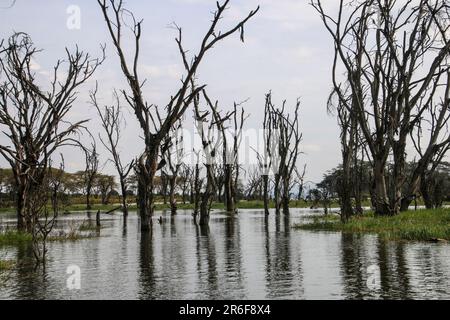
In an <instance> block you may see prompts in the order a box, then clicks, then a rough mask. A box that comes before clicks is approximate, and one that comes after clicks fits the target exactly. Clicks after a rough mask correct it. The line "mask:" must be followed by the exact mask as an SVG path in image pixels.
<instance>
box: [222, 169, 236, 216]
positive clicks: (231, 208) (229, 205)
mask: <svg viewBox="0 0 450 320" xmlns="http://www.w3.org/2000/svg"><path fill="white" fill-rule="evenodd" d="M224 189H225V192H224V194H225V207H226V209H227V211H228V212H235V211H236V203H235V198H234V196H235V195H234V190H233V166H232V165H231V164H226V165H225V168H224Z"/></svg>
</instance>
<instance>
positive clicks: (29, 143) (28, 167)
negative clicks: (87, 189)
mask: <svg viewBox="0 0 450 320" xmlns="http://www.w3.org/2000/svg"><path fill="white" fill-rule="evenodd" d="M38 52H39V51H38V50H37V49H36V48H35V46H34V44H33V42H32V40H31V39H30V37H29V36H28V35H27V34H25V33H16V34H14V35H13V36H12V37H10V38H9V40H8V41H7V42H6V43H4V44H3V45H2V46H1V47H0V53H1V54H2V57H1V58H0V76H1V81H2V82H1V84H0V126H1V128H2V132H3V133H4V137H5V138H6V139H7V142H6V143H2V144H1V145H0V154H1V155H2V156H3V157H4V158H5V159H6V160H7V162H8V163H9V165H10V166H11V168H12V171H13V175H14V180H15V184H16V209H17V228H18V229H19V230H21V231H24V230H26V231H28V232H30V233H31V232H32V224H33V221H34V220H35V219H34V218H33V212H30V211H29V210H28V209H27V208H29V207H30V206H29V205H28V201H29V199H31V198H30V197H32V193H33V192H34V191H36V190H37V188H38V186H39V185H41V184H42V181H43V180H44V178H45V176H46V172H47V171H46V170H43V169H42V168H46V167H47V166H48V162H49V159H50V157H51V156H52V154H53V153H54V152H55V151H56V150H58V149H59V148H60V147H61V146H64V145H67V144H72V135H74V134H76V133H77V132H79V131H80V129H82V128H83V124H84V123H85V122H86V121H87V120H82V121H78V122H75V123H71V122H69V121H68V120H67V115H68V113H69V112H70V110H71V109H72V107H73V105H74V102H75V100H76V98H77V89H78V88H79V87H80V86H81V85H82V84H83V83H84V82H86V81H87V80H88V79H89V78H90V77H91V76H92V75H93V73H94V72H95V70H96V69H97V67H98V66H99V65H100V64H101V63H102V61H103V58H101V59H91V57H90V55H89V54H87V53H84V52H82V51H79V50H78V48H77V49H76V50H75V51H74V52H70V51H69V50H68V49H66V53H67V57H66V60H58V61H57V63H56V66H55V67H54V70H53V74H52V79H51V81H50V84H49V89H48V90H45V89H43V87H45V86H40V85H38V78H37V76H36V74H35V72H34V71H33V61H34V59H36V54H37V53H38ZM64 66H67V69H66V70H62V69H63V68H64ZM63 71H64V72H63ZM61 74H64V76H61Z"/></svg>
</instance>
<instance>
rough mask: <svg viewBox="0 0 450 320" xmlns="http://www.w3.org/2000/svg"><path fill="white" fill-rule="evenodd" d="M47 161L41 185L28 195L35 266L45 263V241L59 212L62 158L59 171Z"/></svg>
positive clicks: (62, 170) (62, 172) (62, 168)
mask: <svg viewBox="0 0 450 320" xmlns="http://www.w3.org/2000/svg"><path fill="white" fill-rule="evenodd" d="M51 164H52V161H51V160H49V163H48V167H47V168H40V169H41V170H45V171H46V174H45V175H44V179H43V180H42V182H43V183H42V184H40V185H39V186H37V187H36V189H35V192H33V193H31V194H30V199H29V202H28V203H27V205H29V208H28V211H29V212H32V215H31V216H32V218H33V223H32V225H33V229H32V233H31V234H32V244H33V246H32V248H33V255H34V258H35V260H36V264H40V263H42V264H44V265H45V263H46V255H47V251H48V249H47V240H48V236H49V235H50V233H51V232H52V230H53V228H54V227H55V225H56V219H57V217H58V210H59V193H58V190H59V187H60V186H61V184H62V179H63V175H64V158H63V157H62V156H61V164H60V167H59V169H55V168H52V166H51Z"/></svg>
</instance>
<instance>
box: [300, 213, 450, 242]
mask: <svg viewBox="0 0 450 320" xmlns="http://www.w3.org/2000/svg"><path fill="white" fill-rule="evenodd" d="M294 228H297V229H303V230H323V231H342V232H350V233H376V234H379V235H380V236H382V237H384V238H386V239H390V240H419V241H437V240H450V209H435V210H418V211H407V212H402V213H400V214H399V215H396V216H393V217H377V216H374V215H373V213H367V214H364V215H362V216H355V217H352V218H351V219H350V220H349V221H348V222H347V223H345V224H344V223H342V222H341V221H340V219H339V217H338V216H336V215H329V216H327V217H316V218H314V219H313V221H312V222H310V223H306V224H297V225H295V226H294Z"/></svg>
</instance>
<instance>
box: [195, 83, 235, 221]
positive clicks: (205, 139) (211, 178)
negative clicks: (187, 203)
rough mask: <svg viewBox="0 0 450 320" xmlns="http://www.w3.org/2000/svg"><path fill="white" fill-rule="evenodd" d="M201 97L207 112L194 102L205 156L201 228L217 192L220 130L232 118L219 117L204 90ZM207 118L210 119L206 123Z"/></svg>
mask: <svg viewBox="0 0 450 320" xmlns="http://www.w3.org/2000/svg"><path fill="white" fill-rule="evenodd" d="M202 96H203V98H204V100H205V102H206V104H207V106H208V109H209V110H206V111H201V110H200V107H199V104H200V103H199V100H200V97H199V96H197V97H196V98H195V100H194V112H195V120H196V127H197V132H198V134H199V136H200V138H201V142H202V148H203V149H202V150H203V154H204V156H205V163H204V165H205V169H206V183H205V188H204V190H203V193H202V194H201V201H200V221H199V224H200V225H201V226H205V225H208V223H209V217H210V211H211V204H212V200H213V197H214V194H215V192H216V191H217V181H216V176H215V168H216V166H217V165H218V159H219V157H218V152H219V148H220V147H221V145H222V143H223V136H222V134H221V129H220V128H222V127H223V126H224V123H225V122H226V121H228V120H229V119H230V118H231V117H232V113H226V114H225V115H224V116H221V115H220V112H219V111H218V102H217V101H216V102H215V103H213V102H212V101H211V100H210V98H209V97H208V95H207V94H206V92H205V90H202ZM208 117H210V119H209V121H208Z"/></svg>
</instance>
